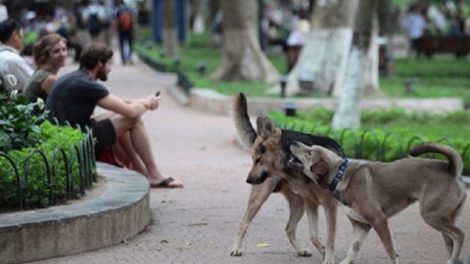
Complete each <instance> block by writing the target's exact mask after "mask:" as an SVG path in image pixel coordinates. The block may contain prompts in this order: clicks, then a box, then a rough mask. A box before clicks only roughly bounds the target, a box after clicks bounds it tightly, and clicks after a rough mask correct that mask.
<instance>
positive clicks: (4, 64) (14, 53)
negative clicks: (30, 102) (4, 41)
mask: <svg viewBox="0 0 470 264" xmlns="http://www.w3.org/2000/svg"><path fill="white" fill-rule="evenodd" d="M33 72H34V69H33V68H31V66H30V65H29V64H28V63H27V62H26V60H25V59H24V58H23V57H22V56H21V55H20V53H19V51H18V50H16V49H14V48H12V47H10V46H6V45H0V75H1V76H2V78H3V86H4V88H6V89H7V90H18V91H20V92H21V91H22V90H23V88H24V86H25V84H26V82H27V81H28V79H29V78H30V77H31V76H32V75H33Z"/></svg>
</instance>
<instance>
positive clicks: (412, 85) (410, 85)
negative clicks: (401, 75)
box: [405, 78, 419, 94]
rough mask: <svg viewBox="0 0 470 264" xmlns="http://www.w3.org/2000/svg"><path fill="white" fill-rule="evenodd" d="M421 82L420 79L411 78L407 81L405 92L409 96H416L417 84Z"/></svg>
mask: <svg viewBox="0 0 470 264" xmlns="http://www.w3.org/2000/svg"><path fill="white" fill-rule="evenodd" d="M418 82H419V79H418V78H411V79H407V80H406V81H405V92H406V93H407V94H415V92H416V84H417V83H418Z"/></svg>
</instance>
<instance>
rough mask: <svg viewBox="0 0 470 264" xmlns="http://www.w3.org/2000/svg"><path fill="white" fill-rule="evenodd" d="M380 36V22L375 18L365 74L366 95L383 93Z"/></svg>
mask: <svg viewBox="0 0 470 264" xmlns="http://www.w3.org/2000/svg"><path fill="white" fill-rule="evenodd" d="M378 36H379V30H378V21H377V17H376V16H373V19H372V32H371V36H370V42H369V43H370V44H369V50H368V51H367V60H368V63H367V64H368V65H367V69H366V72H365V82H364V95H377V94H380V93H381V91H380V89H379V44H378V43H377V38H378Z"/></svg>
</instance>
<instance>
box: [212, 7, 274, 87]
mask: <svg viewBox="0 0 470 264" xmlns="http://www.w3.org/2000/svg"><path fill="white" fill-rule="evenodd" d="M222 8H223V12H224V20H223V37H224V40H223V43H224V44H223V46H224V54H223V57H222V62H221V64H220V65H219V67H218V68H217V69H216V70H215V71H214V72H213V73H212V74H211V75H210V76H209V77H210V79H212V80H214V81H245V82H268V83H269V82H275V81H277V80H278V78H279V73H278V72H277V71H276V69H275V68H274V67H273V66H272V64H271V62H270V61H269V60H268V59H267V58H266V56H265V54H264V53H263V51H262V50H261V48H260V45H259V39H258V27H257V23H258V1H253V0H239V1H233V0H223V2H222Z"/></svg>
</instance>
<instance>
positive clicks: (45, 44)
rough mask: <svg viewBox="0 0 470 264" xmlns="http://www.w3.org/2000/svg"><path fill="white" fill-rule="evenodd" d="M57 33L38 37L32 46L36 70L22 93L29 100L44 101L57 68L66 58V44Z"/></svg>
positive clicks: (60, 66) (61, 65) (55, 77)
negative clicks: (39, 99)
mask: <svg viewBox="0 0 470 264" xmlns="http://www.w3.org/2000/svg"><path fill="white" fill-rule="evenodd" d="M66 42H67V41H66V40H65V38H63V37H62V36H60V35H59V34H56V33H53V34H48V35H45V36H44V37H42V38H41V39H39V40H38V41H37V42H36V44H35V45H34V47H33V59H34V64H35V65H36V70H35V71H34V74H33V76H31V78H29V80H28V82H27V83H26V85H25V88H24V92H23V94H24V95H26V96H27V97H28V99H29V101H30V102H36V101H37V99H38V98H41V99H42V100H43V101H44V102H45V101H46V99H47V94H48V93H49V90H50V89H51V86H52V84H53V83H54V82H55V81H56V80H57V73H58V72H59V69H60V68H62V67H64V66H65V61H66V60H67V44H66Z"/></svg>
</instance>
